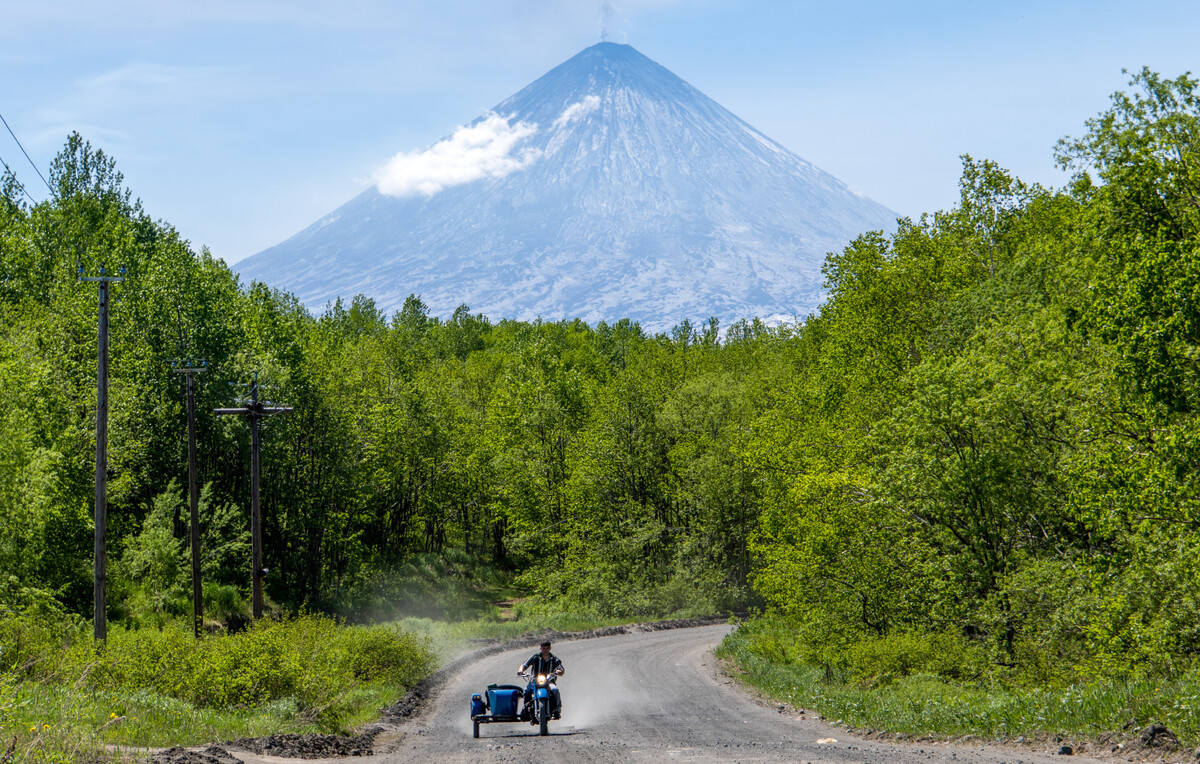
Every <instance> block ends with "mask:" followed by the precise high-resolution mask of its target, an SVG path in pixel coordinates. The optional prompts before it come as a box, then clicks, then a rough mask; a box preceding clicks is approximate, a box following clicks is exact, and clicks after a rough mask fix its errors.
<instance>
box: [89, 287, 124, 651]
mask: <svg viewBox="0 0 1200 764" xmlns="http://www.w3.org/2000/svg"><path fill="white" fill-rule="evenodd" d="M79 280H80V281H94V282H96V284H97V285H98V286H99V288H100V315H99V319H98V322H97V323H98V329H97V339H96V344H97V346H98V348H97V356H98V359H97V362H96V544H95V555H94V567H93V576H92V606H93V614H92V624H93V636H94V637H95V639H96V641H97V642H103V641H104V640H106V639H107V638H108V613H107V611H106V608H105V597H106V591H105V583H106V581H105V575H106V571H105V568H106V558H107V553H106V550H105V544H106V539H105V534H106V530H107V525H108V292H109V284H111V283H112V282H114V281H124V280H125V268H124V267H122V268H121V275H120V276H109V275H108V274H107V273H106V272H105V270H104V266H100V275H99V276H94V277H85V276H84V275H83V266H82V265H81V266H79Z"/></svg>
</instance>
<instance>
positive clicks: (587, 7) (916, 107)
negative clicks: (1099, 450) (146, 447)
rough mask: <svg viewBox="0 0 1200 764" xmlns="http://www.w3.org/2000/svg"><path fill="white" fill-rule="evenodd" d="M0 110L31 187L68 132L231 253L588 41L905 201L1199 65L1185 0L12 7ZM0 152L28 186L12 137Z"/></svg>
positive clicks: (184, 225)
mask: <svg viewBox="0 0 1200 764" xmlns="http://www.w3.org/2000/svg"><path fill="white" fill-rule="evenodd" d="M0 19H2V22H0V67H3V71H4V72H5V74H6V75H7V76H6V77H5V78H4V79H5V83H4V87H3V88H0V114H3V116H4V118H5V119H6V120H7V121H8V123H9V125H10V126H11V127H12V129H13V130H14V131H15V133H16V135H17V137H18V138H20V140H21V142H22V143H23V144H24V146H25V149H26V150H27V151H28V152H29V154H30V156H31V157H32V158H33V160H34V161H35V162H36V163H37V165H38V166H39V168H40V169H41V171H42V173H43V174H46V172H47V168H48V166H49V163H50V160H51V158H52V157H53V156H54V154H55V153H57V152H58V150H59V149H60V148H61V147H62V145H63V143H64V141H65V140H66V137H67V135H68V134H69V133H70V132H71V131H72V130H77V131H79V132H80V133H81V134H82V135H83V136H84V137H85V138H87V139H88V140H90V141H91V142H92V144H93V145H94V146H96V147H98V148H101V149H103V150H104V151H105V152H106V153H108V154H110V155H111V156H113V157H114V158H115V159H116V160H117V166H118V169H120V170H121V171H122V172H124V174H125V178H126V183H127V184H128V186H129V187H130V188H131V189H132V191H133V193H134V195H135V196H137V197H140V198H141V199H142V201H143V204H144V206H145V209H146V210H147V212H148V213H149V214H150V215H151V216H153V217H155V218H159V219H162V220H165V221H166V222H168V223H170V224H171V225H173V226H175V227H176V228H177V229H178V230H179V231H180V233H181V234H182V235H183V236H184V237H185V238H187V239H189V240H190V241H191V242H192V244H193V245H194V246H196V247H197V248H199V247H201V246H207V247H209V248H210V249H211V250H212V251H213V253H214V254H216V255H217V256H220V257H223V258H225V259H226V260H227V261H228V262H231V263H234V262H236V261H237V260H240V259H241V258H243V257H246V256H249V255H252V254H254V253H256V252H258V251H260V250H262V249H265V248H266V247H269V246H271V245H273V244H276V243H278V242H280V241H282V240H283V239H285V238H287V237H288V236H290V235H292V234H294V233H296V232H297V231H299V230H300V229H302V228H303V227H305V226H307V225H308V224H309V223H312V222H313V221H315V220H316V219H317V218H318V217H320V216H322V215H324V214H325V213H327V212H329V211H331V210H332V209H334V208H336V207H338V206H339V205H341V204H342V203H344V202H346V201H348V200H349V199H350V198H352V197H353V196H354V195H356V194H357V193H359V192H360V191H362V190H363V189H365V188H367V187H368V186H369V185H370V183H371V178H372V176H373V174H374V173H376V172H377V171H378V169H379V168H380V167H381V166H383V165H384V164H385V163H386V162H387V160H388V159H389V158H390V157H392V156H393V155H395V154H396V153H398V152H407V151H413V150H415V149H420V148H424V147H426V146H428V145H430V144H432V143H434V142H435V141H437V140H438V139H440V138H442V137H445V136H446V135H449V134H450V133H452V132H453V131H454V129H455V128H456V127H457V126H459V125H461V124H464V123H466V122H468V121H470V120H472V119H474V118H475V117H477V116H479V115H481V114H483V113H484V112H485V111H487V110H488V109H490V108H491V107H492V106H494V105H496V104H497V103H499V102H500V101H502V100H503V99H504V98H506V97H508V96H509V95H511V94H512V93H514V92H516V91H517V90H519V89H520V88H522V87H524V86H525V85H527V84H529V83H530V82H532V81H533V80H534V79H536V78H537V77H539V76H541V75H542V74H544V73H545V72H546V71H548V70H549V69H551V68H553V67H554V66H556V65H558V64H559V63H561V62H562V61H564V60H566V59H567V58H569V57H571V56H572V55H574V54H575V53H577V52H579V51H580V50H582V49H583V48H585V47H587V46H588V45H591V44H593V43H595V42H597V41H599V40H600V39H601V35H602V34H604V35H606V36H607V38H608V39H610V40H613V41H615V42H628V43H630V44H632V45H633V46H634V47H636V48H637V49H638V50H640V51H641V52H642V53H644V54H645V55H647V56H649V57H650V58H652V59H654V60H655V61H657V62H658V63H660V64H662V65H663V66H665V67H667V68H668V69H670V70H672V71H673V72H675V74H677V75H679V76H680V77H682V78H683V79H685V80H687V81H688V82H690V83H691V84H693V85H695V86H696V87H698V88H699V89H700V90H701V91H703V92H705V93H706V94H707V95H709V96H710V97H712V98H713V99H715V100H716V101H717V102H718V103H720V104H722V105H723V106H725V107H726V108H728V109H729V110H731V111H732V112H733V113H734V114H736V115H738V116H739V117H741V118H742V119H744V120H746V121H747V122H749V123H750V124H751V125H753V126H755V127H756V128H758V129H760V130H762V131H763V132H764V133H766V134H767V135H768V136H770V137H771V138H773V139H775V140H776V141H778V142H780V143H782V144H783V145H784V146H786V147H788V148H789V149H791V150H792V151H794V152H795V153H797V154H799V155H800V156H801V157H803V158H805V159H807V160H808V161H810V162H812V163H814V164H816V165H817V166H819V167H821V168H822V169H824V170H826V171H828V172H830V173H832V174H834V175H836V176H837V177H839V178H840V179H842V180H843V181H845V182H846V183H848V184H849V185H851V186H852V187H854V188H855V189H857V190H859V191H861V192H863V193H865V194H866V195H868V196H870V197H872V198H874V199H876V200H877V201H879V202H882V203H883V204H885V205H887V206H889V207H891V208H892V209H894V210H896V211H897V212H899V213H901V214H905V215H910V216H914V217H915V216H917V215H919V214H920V213H921V212H926V211H934V210H937V209H943V208H948V207H950V206H951V205H953V204H954V202H955V200H956V198H957V180H958V174H959V168H960V163H959V155H960V154H963V153H970V154H971V155H973V156H975V157H977V158H989V159H994V160H996V161H997V162H999V163H1000V164H1001V165H1003V166H1005V167H1007V168H1009V169H1010V170H1012V171H1013V172H1014V173H1016V174H1017V175H1018V176H1019V177H1021V178H1023V179H1025V180H1028V181H1037V182H1040V183H1043V184H1045V185H1051V186H1058V185H1062V184H1063V183H1064V182H1065V180H1066V178H1065V176H1064V175H1063V174H1062V173H1061V172H1060V171H1058V170H1057V169H1056V168H1055V167H1054V163H1053V146H1054V143H1055V141H1056V140H1058V139H1059V138H1061V137H1063V136H1065V135H1078V134H1080V133H1081V132H1082V131H1083V129H1084V128H1083V123H1084V121H1085V120H1086V119H1087V118H1089V117H1091V116H1094V115H1095V114H1096V113H1097V112H1099V111H1100V110H1102V109H1104V108H1105V107H1106V105H1107V104H1108V96H1109V95H1110V94H1111V93H1112V92H1113V91H1114V90H1118V89H1121V88H1123V87H1125V84H1126V82H1127V80H1128V77H1127V76H1126V75H1124V74H1122V72H1121V69H1122V68H1127V69H1130V70H1136V69H1140V68H1141V67H1142V66H1143V65H1145V66H1149V67H1151V68H1152V69H1155V70H1157V71H1159V72H1161V73H1162V74H1164V75H1168V76H1175V75H1178V74H1181V73H1183V72H1185V71H1194V72H1195V71H1200V41H1198V40H1200V34H1198V33H1200V2H1196V1H1195V0H1141V1H1140V2H1138V3H1132V2H1129V0H1124V2H1109V1H1108V0H1093V1H1091V2H1085V1H1083V0H1040V1H1038V2H1027V1H1026V0H1007V2H968V1H966V0H962V1H960V2H934V1H929V2H898V1H895V2H884V1H882V0H873V1H867V0H842V2H830V1H828V0H826V1H825V2H819V3H818V2H807V1H801V0H796V1H793V2H786V1H784V0H772V1H767V0H764V1H761V2H754V1H753V0H741V1H740V2H739V1H737V0H612V1H611V2H605V1H603V0H571V1H569V2H568V1H567V0H490V1H485V0H441V1H440V2H421V3H418V2H401V1H396V0H393V1H392V2H388V1H386V0H338V2H315V1H310V0H240V1H233V0H204V2H198V3H179V2H169V1H168V0H108V2H104V3H97V2H94V0H43V2H41V3H32V2H24V3H21V2H17V1H16V0H7V1H6V2H5V7H4V11H3V14H0ZM0 158H3V159H4V161H5V162H7V163H8V164H9V165H10V166H11V167H13V168H14V169H15V170H16V171H17V173H18V176H19V177H20V178H21V180H22V181H23V182H25V184H26V185H27V186H28V188H29V190H30V193H32V194H33V196H34V197H35V198H37V199H39V200H41V199H43V198H45V196H46V193H47V192H46V189H45V187H44V186H43V185H42V184H41V181H40V180H39V179H38V178H37V176H36V175H35V174H34V172H33V170H32V168H31V167H30V166H29V164H28V163H27V162H26V160H25V158H24V157H23V156H22V155H21V151H20V149H19V148H18V147H17V145H16V144H15V143H14V142H13V140H12V138H11V137H10V136H9V135H8V133H7V131H0Z"/></svg>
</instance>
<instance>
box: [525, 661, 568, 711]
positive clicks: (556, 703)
mask: <svg viewBox="0 0 1200 764" xmlns="http://www.w3.org/2000/svg"><path fill="white" fill-rule="evenodd" d="M526 672H529V673H530V674H532V676H531V677H530V681H529V684H528V685H527V686H526V687H525V705H527V706H528V705H530V704H531V703H532V702H533V686H534V678H535V677H537V676H539V675H541V674H546V675H548V676H554V677H559V676H562V675H563V674H565V673H567V671H566V669H564V668H563V664H562V661H560V660H559V659H558V656H556V655H555V654H554V653H552V652H550V642H549V641H546V642H543V643H542V644H541V649H540V650H539V651H538V652H536V653H534V654H533V656H532V657H530V659H529V660H527V661H525V662H524V663H522V664H521V668H519V669H517V673H518V674H524V673H526ZM561 716H562V698H561V697H559V694H558V687H557V686H555V685H554V684H553V680H551V684H550V718H551V719H558V718H559V717H561ZM530 723H531V724H537V722H536V721H535V720H532V719H531V720H530Z"/></svg>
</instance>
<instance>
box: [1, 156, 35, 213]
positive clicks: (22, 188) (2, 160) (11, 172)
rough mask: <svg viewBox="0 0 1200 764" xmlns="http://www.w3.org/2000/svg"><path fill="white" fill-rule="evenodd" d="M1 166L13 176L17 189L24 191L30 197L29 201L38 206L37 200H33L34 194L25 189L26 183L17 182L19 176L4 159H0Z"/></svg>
mask: <svg viewBox="0 0 1200 764" xmlns="http://www.w3.org/2000/svg"><path fill="white" fill-rule="evenodd" d="M0 164H2V165H4V171H5V172H7V173H8V174H9V175H11V176H12V179H13V182H14V183H16V184H17V188H19V189H21V191H23V192H24V193H25V195H26V196H28V197H29V201H30V202H32V203H33V204H34V205H36V204H37V199H34V198H33V194H31V193H29V190H28V189H26V188H25V184H24V183H22V182H21V181H19V180H17V174H16V173H15V172H13V170H12V168H11V167H9V166H8V162H5V161H4V157H0Z"/></svg>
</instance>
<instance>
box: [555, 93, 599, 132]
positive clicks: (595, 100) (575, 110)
mask: <svg viewBox="0 0 1200 764" xmlns="http://www.w3.org/2000/svg"><path fill="white" fill-rule="evenodd" d="M599 108H600V96H598V95H590V96H586V97H584V99H583V100H582V101H580V102H579V103H573V104H571V105H570V106H568V107H567V108H565V109H563V113H562V114H560V115H558V119H556V120H554V126H555V127H556V128H559V127H562V126H563V125H565V124H567V123H568V122H570V121H572V120H575V119H580V118H581V117H583V116H585V115H587V114H591V113H592V112H593V111H595V110H596V109H599Z"/></svg>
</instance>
